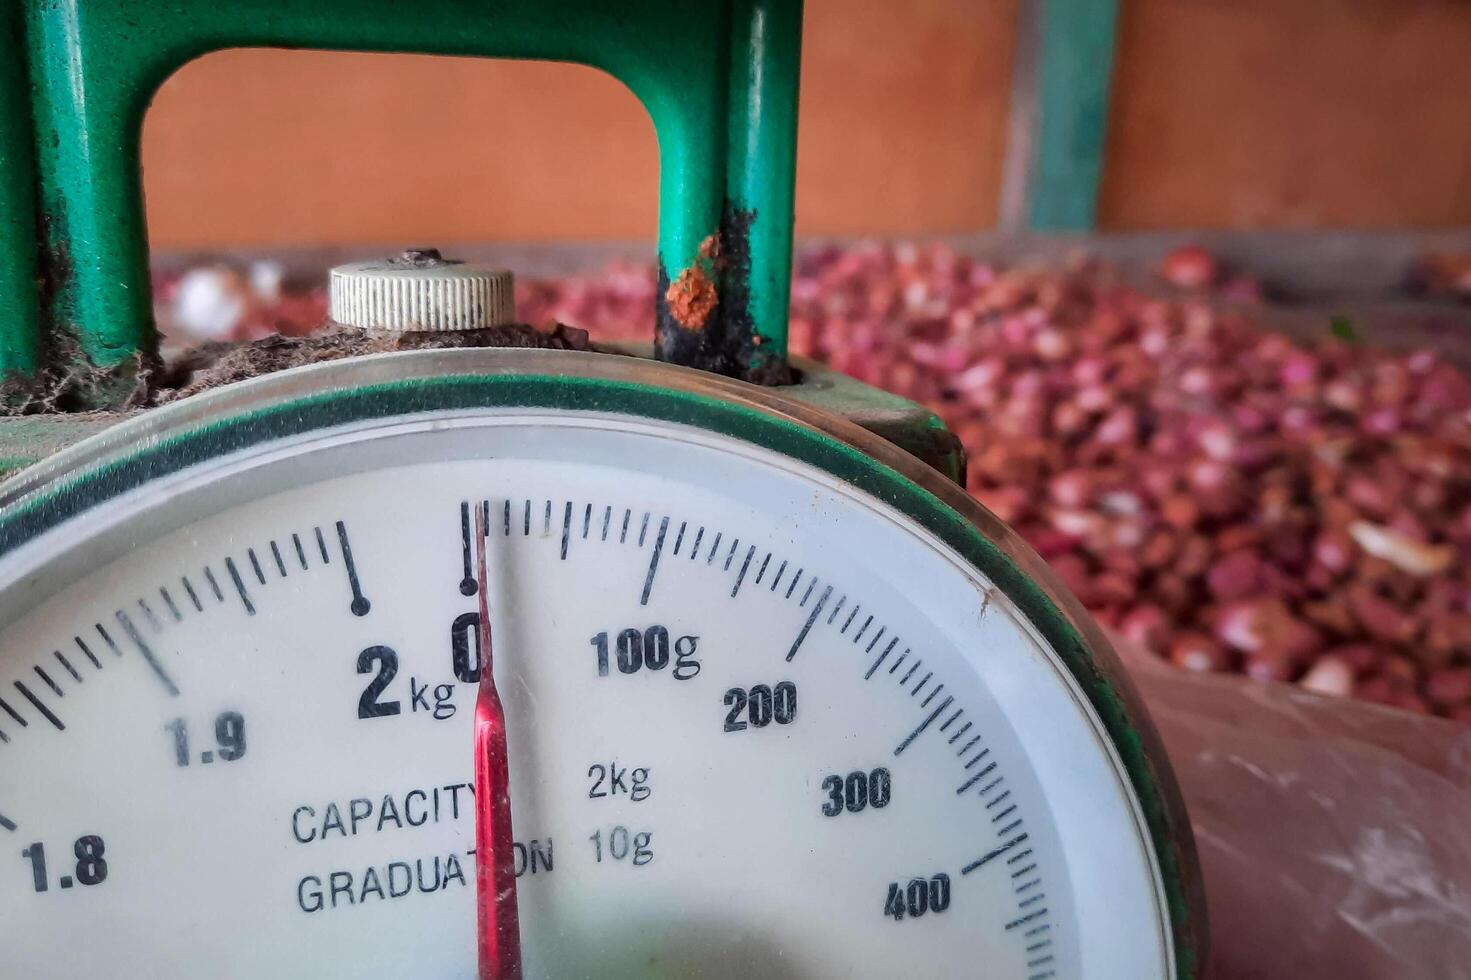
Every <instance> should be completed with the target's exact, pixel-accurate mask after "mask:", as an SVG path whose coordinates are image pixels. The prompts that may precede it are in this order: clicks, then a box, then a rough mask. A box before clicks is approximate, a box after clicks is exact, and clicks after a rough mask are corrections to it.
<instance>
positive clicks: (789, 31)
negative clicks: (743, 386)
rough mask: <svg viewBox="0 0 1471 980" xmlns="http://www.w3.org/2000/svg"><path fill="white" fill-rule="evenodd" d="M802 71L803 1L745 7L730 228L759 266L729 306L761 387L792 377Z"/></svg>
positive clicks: (748, 1)
mask: <svg viewBox="0 0 1471 980" xmlns="http://www.w3.org/2000/svg"><path fill="white" fill-rule="evenodd" d="M801 62H802V0H738V2H736V4H735V7H734V10H733V12H732V21H731V77H730V92H731V98H730V125H729V131H730V152H729V159H730V162H729V174H728V176H727V188H728V189H727V193H728V194H729V196H730V203H729V207H728V210H727V213H726V223H727V228H728V232H729V234H730V235H731V236H732V237H734V238H736V239H737V241H738V240H739V237H740V236H742V235H743V236H744V238H745V240H746V246H747V254H748V255H749V260H750V265H749V269H745V270H736V271H737V272H738V273H743V274H737V275H735V276H731V277H728V281H727V286H726V296H725V298H724V302H725V303H727V304H729V306H728V309H727V313H726V315H727V316H728V317H734V318H735V319H736V320H737V321H742V322H743V321H748V322H749V326H748V328H747V329H748V331H749V333H750V336H751V346H750V349H749V351H748V353H747V354H746V366H747V369H748V371H749V376H750V377H753V378H755V379H757V380H765V381H783V380H786V377H785V375H786V373H787V368H786V357H787V313H788V307H789V305H790V301H791V286H792V208H793V199H794V186H795V183H796V167H797V93H798V87H799V86H798V82H799V76H800V71H801ZM731 258H732V259H734V260H737V261H739V260H740V259H741V258H743V256H741V255H735V256H732V257H731ZM741 290H744V295H742V294H741ZM742 306H744V309H742V308H741V307H742Z"/></svg>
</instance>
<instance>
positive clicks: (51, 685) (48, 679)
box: [31, 664, 66, 698]
mask: <svg viewBox="0 0 1471 980" xmlns="http://www.w3.org/2000/svg"><path fill="white" fill-rule="evenodd" d="M31 669H32V670H34V671H35V672H36V676H37V677H39V678H41V680H42V681H44V682H45V684H46V686H47V687H49V688H51V692H52V693H53V694H55V695H56V696H57V697H59V698H64V697H66V695H65V694H62V693H61V688H60V687H58V686H57V684H56V682H55V681H53V680H52V679H51V675H50V674H48V673H46V672H45V671H44V670H42V669H41V667H40V665H39V664H38V665H36V666H34V667H32V668H31Z"/></svg>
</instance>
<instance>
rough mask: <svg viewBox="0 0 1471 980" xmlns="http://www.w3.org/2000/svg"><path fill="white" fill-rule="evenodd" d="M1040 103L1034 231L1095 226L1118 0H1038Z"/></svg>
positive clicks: (1031, 176) (1032, 178) (1030, 195)
mask: <svg viewBox="0 0 1471 980" xmlns="http://www.w3.org/2000/svg"><path fill="white" fill-rule="evenodd" d="M1036 2H1037V3H1039V4H1040V8H1039V10H1038V11H1037V14H1038V24H1037V31H1036V34H1035V36H1036V38H1037V41H1038V43H1039V44H1040V50H1039V51H1038V52H1037V61H1036V65H1037V108H1036V113H1035V120H1036V121H1035V127H1036V128H1035V131H1034V132H1033V133H1032V135H1031V166H1030V167H1029V168H1028V170H1029V173H1028V175H1027V179H1026V200H1027V205H1026V214H1027V224H1028V226H1029V227H1030V228H1031V229H1032V230H1034V231H1090V230H1092V228H1093V226H1094V224H1095V222H1096V219H1097V215H1098V188H1099V185H1100V183H1101V181H1102V177H1103V154H1104V142H1105V138H1106V136H1107V131H1108V99H1109V88H1110V86H1111V84H1112V79H1113V53H1114V33H1115V27H1116V25H1117V21H1118V4H1117V0H1036Z"/></svg>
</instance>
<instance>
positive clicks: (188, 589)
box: [179, 575, 204, 612]
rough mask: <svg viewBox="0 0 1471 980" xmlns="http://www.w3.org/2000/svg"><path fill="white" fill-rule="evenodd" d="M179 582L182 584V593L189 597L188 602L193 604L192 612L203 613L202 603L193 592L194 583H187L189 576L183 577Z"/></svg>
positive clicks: (197, 594) (196, 593)
mask: <svg viewBox="0 0 1471 980" xmlns="http://www.w3.org/2000/svg"><path fill="white" fill-rule="evenodd" d="M179 581H181V582H182V583H184V592H185V594H186V595H188V596H189V601H190V602H192V603H193V604H194V611H195V612H204V603H202V602H200V601H199V593H198V592H195V591H194V583H192V582H190V581H189V576H187V575H185V576H183V577H181V578H180V579H179Z"/></svg>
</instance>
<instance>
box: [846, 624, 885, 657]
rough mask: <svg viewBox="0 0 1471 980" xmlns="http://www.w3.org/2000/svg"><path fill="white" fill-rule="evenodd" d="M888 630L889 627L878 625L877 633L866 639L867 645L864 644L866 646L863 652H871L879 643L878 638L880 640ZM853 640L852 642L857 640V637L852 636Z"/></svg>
mask: <svg viewBox="0 0 1471 980" xmlns="http://www.w3.org/2000/svg"><path fill="white" fill-rule="evenodd" d="M888 631H889V628H888V627H887V626H880V627H879V631H878V632H877V633H875V634H873V639H871V640H869V641H868V646H866V647H864V648H863V652H864V653H873V648H874V647H876V646H878V645H879V640H882V639H883V638H884V634H885V633H887V632H888ZM853 642H854V643H857V642H858V638H857V637H854V638H853Z"/></svg>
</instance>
